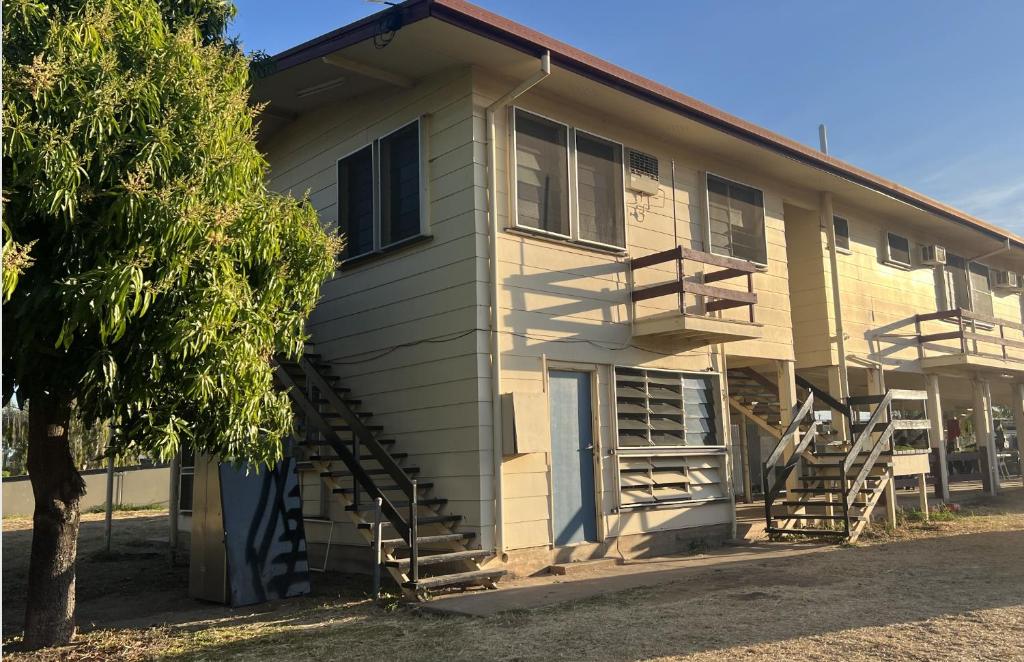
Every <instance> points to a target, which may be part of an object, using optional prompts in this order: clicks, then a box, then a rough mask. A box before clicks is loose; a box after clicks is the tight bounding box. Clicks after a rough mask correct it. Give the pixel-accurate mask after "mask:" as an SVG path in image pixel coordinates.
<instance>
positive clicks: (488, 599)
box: [419, 543, 838, 616]
mask: <svg viewBox="0 0 1024 662" xmlns="http://www.w3.org/2000/svg"><path fill="white" fill-rule="evenodd" d="M835 549H838V548H837V547H836V546H835V545H832V544H822V543H771V544H753V545H747V546H742V547H723V548H721V549H717V550H714V551H711V552H708V553H706V554H699V555H696V556H694V555H687V556H663V557H652V558H645V559H634V560H627V561H626V562H625V563H622V562H620V561H618V560H616V561H615V562H612V563H607V562H605V563H589V562H585V563H580V564H578V565H579V566H580V567H579V569H575V568H573V569H572V570H571V571H570V572H569V574H567V575H561V576H557V575H542V576H537V577H526V578H523V579H515V580H510V581H502V582H501V583H500V584H499V586H500V587H501V588H499V589H498V590H496V591H487V590H481V591H473V592H466V593H453V594H449V595H445V596H441V597H438V598H435V599H434V600H431V601H430V602H427V603H425V604H423V605H422V606H420V607H419V609H422V610H423V611H426V612H431V613H436V614H446V615H461V616H494V615H495V614H500V613H502V612H508V611H517V610H524V609H525V610H529V609H537V608H539V607H547V606H549V605H553V604H558V603H562V602H574V601H577V600H585V599H587V598H592V597H595V596H598V595H603V594H606V593H615V592H618V591H626V590H629V589H634V588H642V587H646V586H657V585H661V584H666V583H670V582H674V581H679V580H684V579H686V578H687V575H688V574H692V573H693V572H695V571H696V570H698V569H701V570H707V569H708V568H709V567H713V566H718V565H726V564H730V563H739V562H757V561H769V560H772V559H780V558H787V557H793V556H801V555H805V554H814V553H819V552H828V551H832V550H835Z"/></svg>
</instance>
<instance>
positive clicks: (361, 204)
mask: <svg viewBox="0 0 1024 662" xmlns="http://www.w3.org/2000/svg"><path fill="white" fill-rule="evenodd" d="M420 145H421V138H420V122H419V120H417V121H415V122H413V123H411V124H408V125H406V126H404V127H402V128H401V129H398V130H397V131H395V132H393V133H391V134H389V135H387V136H384V137H383V138H380V139H378V140H375V141H373V143H371V144H370V145H367V146H366V147H364V148H362V149H360V150H359V151H357V152H355V153H353V154H350V155H348V156H346V157H345V158H343V159H340V160H339V161H338V232H339V233H342V234H344V235H345V237H346V244H345V251H344V253H343V257H344V258H346V259H349V258H354V257H359V256H361V255H366V254H369V253H373V252H374V251H379V250H381V249H384V248H388V247H389V246H392V245H394V244H397V243H400V242H402V241H404V240H406V239H410V238H412V237H416V236H419V235H422V234H424V232H425V230H424V223H423V210H422V208H421V201H420V194H421V191H420V188H421V186H420V181H421V176H420V167H421V166H420V163H421V160H422V159H421V155H420Z"/></svg>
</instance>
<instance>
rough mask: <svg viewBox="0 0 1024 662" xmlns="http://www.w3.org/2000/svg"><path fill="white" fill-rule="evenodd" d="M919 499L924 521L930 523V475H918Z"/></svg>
mask: <svg viewBox="0 0 1024 662" xmlns="http://www.w3.org/2000/svg"><path fill="white" fill-rule="evenodd" d="M917 498H918V500H919V506H920V508H921V516H922V517H924V521H926V522H927V521H928V520H929V519H930V518H929V517H928V475H927V474H918V476H917Z"/></svg>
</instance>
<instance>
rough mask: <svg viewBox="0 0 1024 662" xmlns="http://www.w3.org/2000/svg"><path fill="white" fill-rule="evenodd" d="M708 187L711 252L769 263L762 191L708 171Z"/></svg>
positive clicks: (756, 262) (758, 262)
mask: <svg viewBox="0 0 1024 662" xmlns="http://www.w3.org/2000/svg"><path fill="white" fill-rule="evenodd" d="M707 188H708V239H709V241H708V243H709V244H710V246H711V252H712V253H718V254H719V255H728V256H730V257H736V258H740V259H742V260H747V261H749V262H754V263H755V264H768V244H767V238H766V236H765V225H764V194H763V193H762V192H761V191H759V190H758V189H756V188H753V187H750V186H746V185H744V184H739V183H737V182H731V181H729V180H727V179H723V178H721V177H718V176H716V175H712V174H710V173H708V175H707Z"/></svg>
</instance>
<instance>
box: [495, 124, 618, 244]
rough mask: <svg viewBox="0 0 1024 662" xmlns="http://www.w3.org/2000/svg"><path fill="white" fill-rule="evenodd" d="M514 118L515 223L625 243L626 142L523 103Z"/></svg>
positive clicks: (602, 241)
mask: <svg viewBox="0 0 1024 662" xmlns="http://www.w3.org/2000/svg"><path fill="white" fill-rule="evenodd" d="M514 123H515V131H514V134H515V143H516V144H515V170H516V182H515V185H516V194H515V200H516V214H515V217H516V221H515V223H516V226H517V227H519V228H526V229H532V230H537V231H540V232H544V233H546V234H553V235H557V236H559V237H563V238H565V239H570V240H576V241H581V242H587V243H591V244H599V245H602V246H608V247H614V248H617V249H621V248H625V247H626V223H625V193H624V191H625V189H624V188H623V148H622V145H620V144H618V143H615V142H612V141H610V140H605V139H604V138H599V137H598V136H594V135H591V134H589V133H585V132H583V131H579V130H576V129H573V128H571V127H568V126H566V125H564V124H560V123H558V122H553V121H551V120H549V119H545V118H543V117H539V116H537V115H533V114H532V113H528V112H526V111H523V110H520V109H518V108H517V109H515V114H514ZM570 164H573V165H574V166H575V167H572V168H570ZM571 184H575V188H573V187H572V186H571ZM573 190H575V195H576V197H575V199H573V200H572V203H570V198H571V195H572V191H573Z"/></svg>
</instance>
